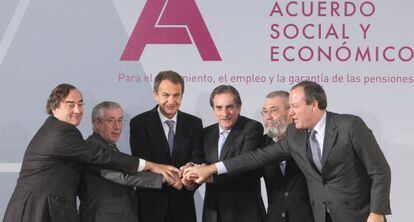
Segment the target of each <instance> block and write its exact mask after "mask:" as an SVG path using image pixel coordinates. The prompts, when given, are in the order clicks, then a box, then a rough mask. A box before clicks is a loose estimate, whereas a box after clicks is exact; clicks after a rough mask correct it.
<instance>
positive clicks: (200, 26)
mask: <svg viewBox="0 0 414 222" xmlns="http://www.w3.org/2000/svg"><path fill="white" fill-rule="evenodd" d="M147 44H195V46H196V47H197V50H198V52H199V53H200V56H201V58H202V59H203V61H221V57H220V55H219V53H218V51H217V48H216V46H215V44H214V42H213V39H212V38H211V35H210V33H209V31H208V29H207V26H206V24H205V23H204V20H203V17H202V16H201V13H200V10H199V9H198V7H197V4H196V3H195V0H148V1H147V3H146V4H145V6H144V9H143V10H142V13H141V15H140V17H139V19H138V22H137V24H136V25H135V28H134V31H133V32H132V34H131V37H130V38H129V40H128V43H127V45H126V47H125V49H124V52H123V53H122V56H121V60H123V61H128V60H129V61H131V60H139V59H140V58H141V55H142V53H143V52H144V49H145V46H146V45H147Z"/></svg>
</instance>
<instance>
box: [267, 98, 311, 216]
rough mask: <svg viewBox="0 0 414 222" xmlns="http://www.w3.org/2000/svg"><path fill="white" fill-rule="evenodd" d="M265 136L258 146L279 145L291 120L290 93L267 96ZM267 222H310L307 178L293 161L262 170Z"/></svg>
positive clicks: (277, 163)
mask: <svg viewBox="0 0 414 222" xmlns="http://www.w3.org/2000/svg"><path fill="white" fill-rule="evenodd" d="M261 114H262V116H263V119H264V125H265V135H263V138H262V143H261V147H266V146H268V145H270V144H273V143H275V142H278V141H279V140H281V139H282V138H283V137H284V136H286V130H287V127H288V125H289V124H290V123H292V118H291V117H290V116H289V93H288V92H286V91H273V92H270V93H269V94H267V96H266V99H265V102H264V104H263V110H262V112H261ZM264 180H265V184H266V191H267V199H268V203H269V206H268V208H267V217H266V220H267V221H268V222H313V215H312V208H311V206H310V203H309V194H308V187H307V186H306V179H305V177H304V176H303V174H302V172H301V171H300V169H299V167H298V166H297V164H296V163H295V161H294V160H283V161H278V162H276V163H272V164H270V165H268V166H266V167H265V168H264Z"/></svg>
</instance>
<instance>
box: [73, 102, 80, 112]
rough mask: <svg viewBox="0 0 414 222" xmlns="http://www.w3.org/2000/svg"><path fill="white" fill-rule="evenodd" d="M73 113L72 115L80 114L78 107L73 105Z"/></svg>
mask: <svg viewBox="0 0 414 222" xmlns="http://www.w3.org/2000/svg"><path fill="white" fill-rule="evenodd" d="M73 112H74V113H80V107H79V105H77V104H76V105H75V108H73Z"/></svg>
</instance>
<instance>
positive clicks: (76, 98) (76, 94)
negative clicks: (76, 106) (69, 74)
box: [61, 89, 83, 103]
mask: <svg viewBox="0 0 414 222" xmlns="http://www.w3.org/2000/svg"><path fill="white" fill-rule="evenodd" d="M61 102H73V103H78V102H83V97H82V93H81V92H80V91H79V90H77V89H72V90H70V91H69V94H68V95H67V96H66V97H64V98H63V99H62V101H61Z"/></svg>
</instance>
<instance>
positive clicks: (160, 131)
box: [152, 106, 171, 158]
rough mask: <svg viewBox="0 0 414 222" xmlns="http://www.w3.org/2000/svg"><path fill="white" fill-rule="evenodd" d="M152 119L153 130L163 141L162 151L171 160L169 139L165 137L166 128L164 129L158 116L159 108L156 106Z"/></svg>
mask: <svg viewBox="0 0 414 222" xmlns="http://www.w3.org/2000/svg"><path fill="white" fill-rule="evenodd" d="M152 118H153V121H152V122H153V123H154V124H153V130H154V135H160V137H161V138H159V139H160V140H161V141H162V144H163V146H162V149H163V150H164V152H165V155H167V156H168V157H169V158H170V157H171V155H170V147H169V146H168V141H167V138H166V137H165V132H164V128H163V127H162V123H161V118H160V116H159V115H158V106H156V107H155V108H154V109H153V110H152Z"/></svg>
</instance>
